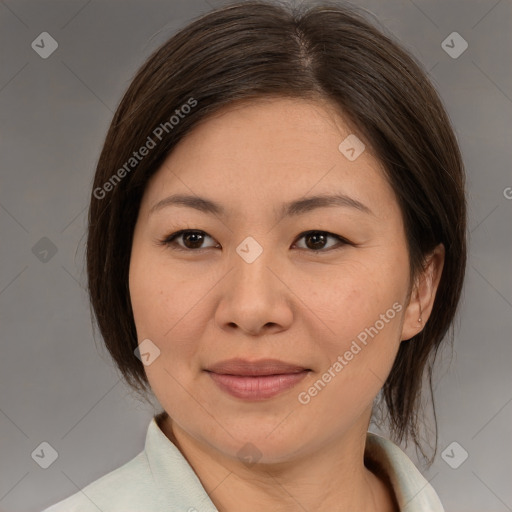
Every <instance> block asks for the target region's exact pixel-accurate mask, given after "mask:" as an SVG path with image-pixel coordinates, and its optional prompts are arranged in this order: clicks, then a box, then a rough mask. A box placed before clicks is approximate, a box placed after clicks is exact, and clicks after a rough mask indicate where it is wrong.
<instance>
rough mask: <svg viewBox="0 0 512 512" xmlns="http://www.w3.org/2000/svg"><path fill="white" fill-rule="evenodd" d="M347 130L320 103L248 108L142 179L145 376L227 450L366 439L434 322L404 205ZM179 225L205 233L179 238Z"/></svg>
mask: <svg viewBox="0 0 512 512" xmlns="http://www.w3.org/2000/svg"><path fill="white" fill-rule="evenodd" d="M350 134H351V132H350V130H349V128H348V127H347V126H346V125H345V124H344V122H343V120H342V119H341V118H340V117H338V116H336V115H335V114H333V108H332V106H328V105H324V104H321V103H316V102H308V101H305V100H291V99H273V100H266V101H258V102H253V103H251V104H249V103H245V104H239V105H238V106H236V107H232V108H230V109H227V110H224V111H223V113H222V115H218V116H216V117H213V118H210V119H209V120H207V121H205V122H204V123H202V124H201V125H200V126H198V127H197V128H196V129H195V130H193V131H192V132H190V134H189V135H188V136H187V137H186V138H185V139H184V140H183V141H182V142H181V143H180V144H179V145H178V146H177V147H176V149H175V150H174V151H173V153H172V154H171V155H170V156H169V157H168V158H167V160H166V161H165V163H164V165H163V166H162V167H161V168H160V169H159V170H158V172H157V173H156V174H155V175H154V176H153V178H152V179H151V181H150V182H149V184H148V186H147V188H146V191H145V194H144V197H143V200H142V204H141V207H140V212H139V217H138V221H137V224H136V228H135V233H134V240H133V247H132V253H131V264H130V295H131V302H132V306H133V313H134V319H135V324H136V328H137V335H138V340H139V343H141V342H142V341H143V340H147V339H149V340H151V341H149V342H148V341H145V342H144V343H145V345H144V346H143V347H142V350H141V352H143V353H148V354H149V355H147V356H145V359H146V363H147V365H146V366H145V371H146V373H147V377H148V380H149V383H150V385H151V387H152V389H153V392H154V394H155V395H156V397H157V398H158V400H159V402H160V403H161V405H162V407H163V408H164V409H165V410H166V411H167V412H168V414H169V415H170V417H171V418H172V421H173V428H174V429H180V431H181V432H183V433H184V434H186V435H188V436H189V437H190V438H192V439H194V440H195V441H196V442H200V443H203V444H204V445H205V446H208V447H209V448H210V449H212V450H214V451H216V452H221V453H222V454H224V455H227V456H232V457H241V456H249V457H252V458H253V459H255V458H261V459H260V461H261V462H277V461H285V460H289V459H290V458H291V457H292V456H293V457H298V456H306V455H307V454H308V453H313V452H317V451H318V450H319V449H321V448H322V447H323V448H325V447H327V446H328V445H329V443H332V442H333V441H334V440H337V439H338V440H339V439H342V438H344V437H346V436H350V435H352V436H359V437H360V435H361V432H365V431H366V428H367V426H368V421H369V418H370V412H371V408H372V404H373V400H374V398H375V396H376V395H377V393H378V392H379V390H380V389H381V387H382V385H383V384H384V381H385V380H386V377H387V375H388V373H389V372H390V369H391V367H392V364H393V361H394V359H395V356H396V353H397V350H398V348H399V344H400V341H401V340H402V339H409V338H410V337H412V336H413V335H415V334H416V333H417V332H419V331H420V329H421V327H422V324H420V323H418V316H419V314H418V310H417V309H414V307H415V306H414V307H413V304H412V302H411V304H409V306H408V304H407V297H408V291H409V284H410V283H409V260H408V253H407V247H406V239H405V233H404V226H403V223H402V217H401V213H400V209H399V206H398V203H397V201H396V198H395V195H394V193H393V190H392V189H391V187H390V186H389V184H388V183H387V181H386V180H385V178H384V174H383V171H382V169H381V167H380V165H379V162H378V161H377V160H376V159H375V158H374V157H373V156H372V155H371V154H370V151H369V148H366V149H365V150H363V152H362V153H361V154H360V155H359V156H357V155H358V152H360V151H361V149H362V147H361V146H359V145H357V144H356V145H354V140H355V139H354V138H353V137H354V135H352V137H350V138H349V139H348V140H347V141H346V142H345V143H344V144H342V145H341V149H340V148H339V146H340V143H342V142H343V141H344V140H345V139H346V138H347V136H349V135H350ZM356 143H357V141H356ZM350 147H353V148H354V151H352V150H351V149H350ZM178 194H179V195H183V196H189V197H190V199H189V200H186V201H181V202H171V201H170V200H169V199H168V198H169V197H171V196H174V195H178ZM335 195H337V196H340V197H341V199H338V200H334V199H332V200H325V201H324V202H323V203H322V202H320V201H319V200H313V199H311V198H313V197H316V196H326V197H327V196H329V197H330V196H335ZM201 199H204V201H201ZM187 202H188V205H187V204H186V203H187ZM295 202H297V204H296V205H295V206H291V207H290V206H289V205H290V204H292V203H295ZM210 203H215V205H217V208H218V211H214V209H213V207H212V206H211V205H210ZM180 230H194V231H197V232H200V233H195V234H194V233H185V234H182V235H181V236H179V235H178V236H177V237H175V238H174V239H173V241H169V238H170V235H172V234H173V233H176V232H178V231H180ZM307 232H312V233H309V234H308V233H307ZM338 237H339V239H338ZM166 239H167V240H168V243H166V242H165V240H166ZM155 346H156V347H158V349H156V347H155ZM158 350H159V351H160V352H159V354H158ZM234 359H235V361H230V360H234ZM266 360H267V361H266ZM268 360H273V361H270V362H269V361H268ZM276 361H277V362H276ZM246 443H250V444H246ZM247 451H249V452H251V451H252V452H253V453H246V452H247Z"/></svg>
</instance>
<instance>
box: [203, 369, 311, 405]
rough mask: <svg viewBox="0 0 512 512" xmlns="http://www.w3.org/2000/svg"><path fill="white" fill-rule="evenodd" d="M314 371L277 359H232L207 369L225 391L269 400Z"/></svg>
mask: <svg viewBox="0 0 512 512" xmlns="http://www.w3.org/2000/svg"><path fill="white" fill-rule="evenodd" d="M310 371H311V370H310V369H308V368H305V367H303V366H300V365H297V364H293V363H287V362H284V361H280V360H278V359H264V360H260V361H248V360H244V359H229V360H227V361H221V362H220V363H216V364H214V365H212V366H210V367H208V368H207V369H206V372H207V373H208V374H209V376H210V377H211V378H212V380H213V381H214V382H215V384H217V386H218V387H219V388H220V389H221V390H222V391H224V392H226V393H228V394H230V395H231V396H235V397H236V398H242V399H245V400H266V399H269V398H272V397H274V396H276V395H278V394H280V393H282V392H284V391H286V390H288V389H290V388H292V387H294V386H295V385H296V384H298V383H299V382H300V381H301V380H302V379H303V378H304V377H305V376H306V375H307V374H308V373H309V372H310Z"/></svg>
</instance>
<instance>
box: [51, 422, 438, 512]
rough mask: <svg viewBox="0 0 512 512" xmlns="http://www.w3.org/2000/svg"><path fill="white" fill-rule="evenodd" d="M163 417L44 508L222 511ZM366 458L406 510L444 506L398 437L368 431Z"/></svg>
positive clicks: (54, 511)
mask: <svg viewBox="0 0 512 512" xmlns="http://www.w3.org/2000/svg"><path fill="white" fill-rule="evenodd" d="M157 419H158V416H155V417H153V419H152V420H151V422H150V424H149V427H148V430H147V434H146V441H145V446H144V450H143V451H142V452H140V453H139V454H138V455H137V456H135V457H134V458H133V459H131V460H130V461H128V462H127V463H126V464H124V465H122V466H120V467H119V468H117V469H115V470H113V471H111V472H110V473H107V474H106V475H104V476H103V477H101V478H99V479H98V480H96V481H94V482H92V483H91V484H89V485H88V486H86V487H84V489H82V490H81V491H79V492H77V493H76V494H73V495H72V496H70V497H69V498H67V499H65V500H63V501H60V502H59V503H56V504H55V505H53V506H51V507H49V508H47V509H45V510H44V511H43V512H217V509H216V508H215V505H214V504H213V503H212V501H211V500H210V498H209V497H208V495H207V493H206V491H205V489H204V487H203V486H202V484H201V481H200V480H199V478H198V477H197V475H196V473H195V472H194V470H193V469H192V467H191V466H190V464H189V463H188V462H187V460H186V459H185V457H184V456H183V455H182V454H181V452H180V451H179V450H178V448H177V447H176V446H175V445H174V444H173V443H172V442H171V441H170V440H169V438H168V437H167V436H166V435H165V434H164V433H163V432H162V430H161V429H160V427H159V425H158V422H157ZM365 458H369V459H370V460H372V461H374V462H375V463H376V464H377V465H378V466H380V468H381V469H382V470H383V471H384V472H385V474H386V475H387V478H388V479H389V482H390V483H391V485H392V487H393V491H394V493H395V496H396V500H397V502H398V505H399V509H400V512H444V509H443V506H442V505H441V502H440V501H439V498H438V496H437V494H436V492H435V491H434V489H433V488H432V487H431V485H430V484H429V483H428V482H427V480H426V479H425V478H424V477H423V476H422V474H421V473H420V472H419V470H418V469H417V468H416V466H415V465H414V464H413V463H412V461H411V460H410V459H409V458H408V457H407V455H406V454H405V453H404V452H403V451H402V450H401V449H400V448H399V447H398V446H396V445H395V444H394V443H392V442H391V441H389V440H388V439H385V438H384V437H381V436H378V435H376V434H373V433H371V432H368V433H367V437H366V447H365Z"/></svg>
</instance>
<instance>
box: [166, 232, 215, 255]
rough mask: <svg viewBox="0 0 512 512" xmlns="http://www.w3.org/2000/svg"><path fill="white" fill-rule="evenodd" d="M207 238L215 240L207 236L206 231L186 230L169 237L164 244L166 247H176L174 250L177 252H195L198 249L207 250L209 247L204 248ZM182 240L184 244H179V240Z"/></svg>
mask: <svg viewBox="0 0 512 512" xmlns="http://www.w3.org/2000/svg"><path fill="white" fill-rule="evenodd" d="M206 238H210V239H212V240H213V238H212V237H211V236H209V235H207V234H206V233H205V232H204V231H196V230H190V229H185V230H182V231H178V232H177V233H173V234H172V235H170V236H168V237H167V238H166V239H165V240H163V242H162V243H163V244H164V245H170V246H174V247H173V248H175V249H177V250H184V251H186V250H191V251H193V250H198V249H207V248H208V247H203V246H202V245H203V243H204V241H205V239H206ZM180 239H181V240H182V243H181V244H178V243H177V240H180ZM212 247H213V246H212Z"/></svg>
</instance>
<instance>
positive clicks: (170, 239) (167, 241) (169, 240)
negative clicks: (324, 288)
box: [159, 228, 355, 254]
mask: <svg viewBox="0 0 512 512" xmlns="http://www.w3.org/2000/svg"><path fill="white" fill-rule="evenodd" d="M185 233H196V234H200V235H204V236H206V237H209V238H211V239H212V240H215V239H214V238H213V237H212V236H211V235H209V234H208V233H206V232H205V231H202V230H200V229H194V228H185V229H181V230H179V231H176V232H174V233H171V234H170V235H168V236H166V237H165V238H164V239H163V240H161V241H159V245H163V246H167V247H170V246H171V245H173V244H174V247H171V249H172V250H176V251H182V252H188V253H193V252H202V251H204V250H206V249H215V247H200V248H199V249H188V248H186V247H181V246H180V245H177V244H175V240H176V239H177V238H179V237H180V236H181V235H183V234H185ZM312 233H321V234H324V235H326V236H327V237H332V238H336V239H337V240H338V244H336V245H335V246H334V247H330V248H328V249H319V250H317V251H315V250H313V249H307V248H306V249H304V248H300V250H301V251H306V252H308V253H313V254H322V253H328V252H330V251H333V250H336V249H339V248H341V247H343V246H345V245H355V244H353V243H352V242H350V241H349V240H347V239H346V238H344V237H342V236H341V235H337V234H335V233H331V232H330V231H324V230H321V229H309V230H307V231H303V232H302V233H300V234H299V235H298V236H297V238H296V239H295V241H294V242H293V245H295V244H296V243H297V241H298V240H300V239H301V238H303V237H305V236H307V235H310V234H312Z"/></svg>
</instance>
